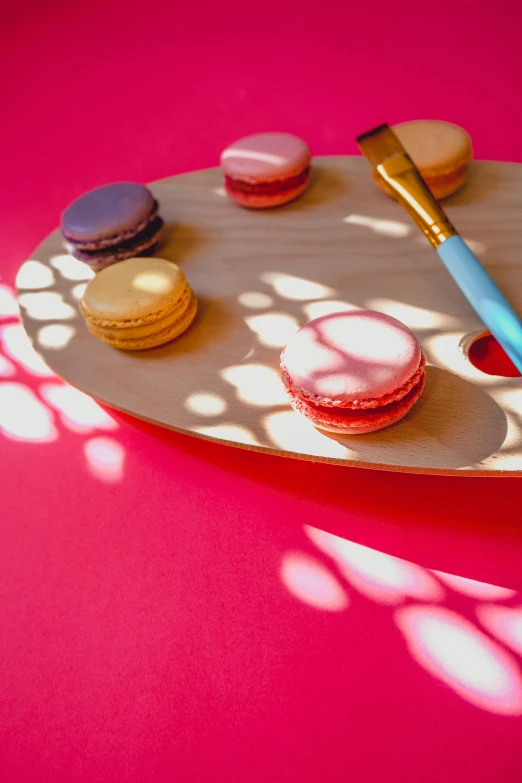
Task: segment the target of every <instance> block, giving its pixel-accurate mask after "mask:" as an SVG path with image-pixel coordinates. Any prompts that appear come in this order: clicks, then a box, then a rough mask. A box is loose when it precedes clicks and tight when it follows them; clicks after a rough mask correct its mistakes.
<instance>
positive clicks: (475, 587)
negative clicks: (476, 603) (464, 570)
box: [433, 571, 517, 601]
mask: <svg viewBox="0 0 522 783" xmlns="http://www.w3.org/2000/svg"><path fill="white" fill-rule="evenodd" d="M433 573H434V574H436V575H437V576H438V577H439V579H441V580H442V581H443V582H444V583H445V584H447V585H449V587H451V588H452V590H456V591H457V592H458V593H462V594H463V595H467V596H469V597H470V598H479V599H480V600H482V601H502V600H504V599H506V598H511V597H512V596H513V595H516V594H517V591H516V590H510V589H509V588H507V587H497V585H490V584H487V583H486V582H477V580H476V579H468V578H467V577H465V576H455V575H454V574H446V573H444V571H433Z"/></svg>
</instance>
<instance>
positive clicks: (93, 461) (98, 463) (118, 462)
mask: <svg viewBox="0 0 522 783" xmlns="http://www.w3.org/2000/svg"><path fill="white" fill-rule="evenodd" d="M84 453H85V458H86V460H87V467H88V469H89V472H90V473H91V474H92V475H93V476H94V477H95V478H97V479H99V480H100V481H106V482H107V483H108V484H112V483H114V482H116V481H121V479H122V478H123V463H124V461H125V451H124V448H123V446H122V445H121V444H120V443H118V442H117V441H115V440H113V439H112V438H91V439H90V440H88V441H87V442H86V443H85V444H84Z"/></svg>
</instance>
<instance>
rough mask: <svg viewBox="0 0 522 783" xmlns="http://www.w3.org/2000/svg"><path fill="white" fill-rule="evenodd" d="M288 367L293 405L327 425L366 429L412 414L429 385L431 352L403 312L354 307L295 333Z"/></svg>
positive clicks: (285, 360) (284, 360)
mask: <svg viewBox="0 0 522 783" xmlns="http://www.w3.org/2000/svg"><path fill="white" fill-rule="evenodd" d="M281 372H282V376H283V382H284V385H285V388H286V390H287V392H288V394H289V396H290V401H291V403H292V406H293V407H294V409H295V410H296V411H298V412H299V413H302V414H303V415H304V416H306V417H307V418H308V419H310V421H311V422H312V423H313V424H314V425H315V426H316V427H319V428H320V429H323V430H327V431H328V432H336V433H341V434H346V435H362V434H364V433H367V432H375V431H376V430H380V429H382V428H383V427H387V426H388V425H390V424H394V423H395V422H397V421H399V420H400V419H402V418H403V416H406V414H407V413H408V412H409V411H410V410H411V408H412V407H413V405H414V404H415V403H416V402H417V400H418V399H419V397H420V395H421V393H422V390H423V388H424V381H425V372H424V356H423V354H422V351H421V348H420V345H419V343H418V341H417V338H416V337H415V335H414V334H413V332H412V331H411V330H410V329H408V327H407V326H405V325H404V324H403V323H401V322H400V321H398V320H397V319H396V318H392V317H391V316H389V315H384V313H377V312H374V311H373V310H352V311H348V312H342V313H332V314H330V315H324V316H322V317H321V318H316V319H315V320H314V321H310V323H308V324H306V325H305V326H303V327H302V328H301V329H299V331H298V332H296V334H294V335H293V337H291V339H290V341H289V342H288V345H287V346H286V348H285V350H284V351H283V353H282V354H281Z"/></svg>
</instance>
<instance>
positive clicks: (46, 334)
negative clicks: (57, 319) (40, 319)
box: [36, 324, 76, 350]
mask: <svg viewBox="0 0 522 783" xmlns="http://www.w3.org/2000/svg"><path fill="white" fill-rule="evenodd" d="M75 334H76V329H74V327H72V326H68V325H66V324H48V325H47V326H42V328H41V329H39V331H38V335H37V337H36V341H37V343H38V345H41V346H42V348H50V349H51V350H59V349H60V348H65V346H66V345H68V344H69V343H70V341H71V340H72V338H73V337H74V335H75Z"/></svg>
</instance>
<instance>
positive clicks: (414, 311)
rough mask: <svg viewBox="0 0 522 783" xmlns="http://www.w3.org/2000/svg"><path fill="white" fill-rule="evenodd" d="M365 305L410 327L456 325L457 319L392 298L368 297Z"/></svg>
mask: <svg viewBox="0 0 522 783" xmlns="http://www.w3.org/2000/svg"><path fill="white" fill-rule="evenodd" d="M366 306H367V307H368V308H370V309H371V310H378V311H379V312H381V313H386V315H391V316H392V317H393V318H397V320H399V321H402V322H403V323H405V324H407V325H408V326H409V327H410V329H442V328H450V327H452V326H453V327H455V326H457V325H458V322H457V319H456V318H453V316H451V315H446V314H445V313H437V312H436V311H435V310H428V309H427V308H425V307H415V306H414V305H409V304H405V302H395V301H393V299H369V300H368V301H367V302H366Z"/></svg>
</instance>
